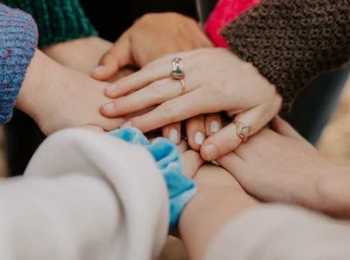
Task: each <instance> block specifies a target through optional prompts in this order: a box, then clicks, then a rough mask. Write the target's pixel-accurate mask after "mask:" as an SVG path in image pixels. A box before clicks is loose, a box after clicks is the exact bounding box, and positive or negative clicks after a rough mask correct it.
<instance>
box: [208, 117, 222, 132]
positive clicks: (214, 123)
mask: <svg viewBox="0 0 350 260" xmlns="http://www.w3.org/2000/svg"><path fill="white" fill-rule="evenodd" d="M221 128H222V120H221V116H220V115H219V114H211V115H207V116H206V117H205V129H206V133H207V136H211V135H214V134H216V133H217V132H219V131H220V130H221Z"/></svg>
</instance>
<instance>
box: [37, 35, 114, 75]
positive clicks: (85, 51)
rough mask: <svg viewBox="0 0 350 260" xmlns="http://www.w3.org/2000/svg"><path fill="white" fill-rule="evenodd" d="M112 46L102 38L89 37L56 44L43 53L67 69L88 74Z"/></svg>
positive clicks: (45, 49)
mask: <svg viewBox="0 0 350 260" xmlns="http://www.w3.org/2000/svg"><path fill="white" fill-rule="evenodd" d="M112 46H113V44H112V43H111V42H108V41H105V40H103V39H102V38H99V37H89V38H81V39H76V40H71V41H67V42H61V43H57V44H54V45H51V46H48V47H46V48H44V49H43V52H44V53H45V54H46V55H48V56H49V57H50V58H52V59H53V60H55V61H57V62H58V63H60V64H62V65H64V66H66V67H68V68H71V69H75V70H78V71H80V72H83V73H86V74H90V72H91V70H92V69H94V68H96V66H97V64H98V62H99V60H100V59H101V57H102V56H103V55H104V54H105V53H106V52H107V51H108V50H109V49H110V48H112Z"/></svg>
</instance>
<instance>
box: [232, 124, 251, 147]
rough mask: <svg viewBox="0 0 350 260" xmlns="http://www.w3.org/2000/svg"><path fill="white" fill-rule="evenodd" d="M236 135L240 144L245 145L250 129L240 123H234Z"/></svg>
mask: <svg viewBox="0 0 350 260" xmlns="http://www.w3.org/2000/svg"><path fill="white" fill-rule="evenodd" d="M235 125H236V134H237V136H238V138H239V139H241V141H242V143H246V142H247V141H248V138H249V136H250V133H251V131H252V128H251V127H250V126H248V125H244V124H243V123H242V122H235Z"/></svg>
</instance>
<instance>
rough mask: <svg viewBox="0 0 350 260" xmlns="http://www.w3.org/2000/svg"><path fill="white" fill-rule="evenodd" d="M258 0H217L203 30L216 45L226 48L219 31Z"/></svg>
mask: <svg viewBox="0 0 350 260" xmlns="http://www.w3.org/2000/svg"><path fill="white" fill-rule="evenodd" d="M259 2H260V0H219V1H218V2H217V4H216V6H215V8H214V10H213V11H212V12H211V14H210V16H209V18H208V20H207V22H206V23H205V25H204V30H205V32H206V33H207V34H208V36H209V38H210V40H211V41H212V42H213V43H214V44H215V46H216V47H221V48H227V47H228V44H227V42H226V40H225V39H224V37H222V35H221V31H222V30H223V29H224V28H225V27H226V26H227V25H228V24H229V23H231V22H233V21H234V20H235V19H237V18H238V17H239V16H240V15H241V14H242V13H244V12H246V11H247V10H249V9H251V8H252V7H253V6H255V5H257V4H258V3H259Z"/></svg>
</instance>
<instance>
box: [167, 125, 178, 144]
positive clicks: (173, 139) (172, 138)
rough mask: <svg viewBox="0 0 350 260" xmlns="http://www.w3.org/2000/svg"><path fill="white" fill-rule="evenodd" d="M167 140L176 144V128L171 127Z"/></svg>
mask: <svg viewBox="0 0 350 260" xmlns="http://www.w3.org/2000/svg"><path fill="white" fill-rule="evenodd" d="M169 140H170V141H171V142H173V143H174V144H177V143H178V141H179V135H178V132H177V130H176V129H174V128H172V129H170V131H169Z"/></svg>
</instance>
